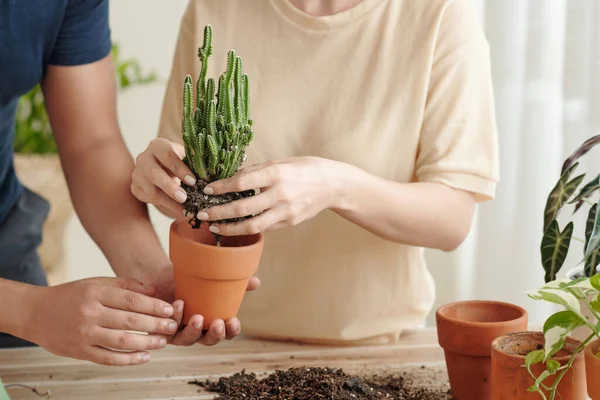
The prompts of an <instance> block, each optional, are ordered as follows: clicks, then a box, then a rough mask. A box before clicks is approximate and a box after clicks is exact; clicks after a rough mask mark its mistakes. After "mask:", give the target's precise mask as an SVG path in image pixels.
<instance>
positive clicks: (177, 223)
mask: <svg viewBox="0 0 600 400" xmlns="http://www.w3.org/2000/svg"><path fill="white" fill-rule="evenodd" d="M188 220H189V219H188V218H187V217H181V218H178V219H176V220H175V221H173V223H172V224H171V228H170V229H171V231H172V233H173V235H175V236H177V240H180V241H182V242H184V243H186V245H188V246H194V247H205V248H210V249H211V250H212V251H217V252H220V251H221V252H224V251H226V252H231V251H248V250H249V249H252V248H255V247H262V246H263V245H264V242H265V236H264V235H263V234H262V233H256V234H254V235H242V236H246V237H258V240H257V241H256V242H254V243H252V244H249V245H246V246H236V247H219V246H214V245H212V244H204V243H200V242H196V241H194V240H192V239H190V238H187V237H185V236H183V235H181V234H179V232H178V231H177V228H178V227H179V226H180V225H181V224H182V223H186V224H187V223H188ZM205 223H206V222H205Z"/></svg>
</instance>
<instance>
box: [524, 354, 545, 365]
mask: <svg viewBox="0 0 600 400" xmlns="http://www.w3.org/2000/svg"><path fill="white" fill-rule="evenodd" d="M543 361H544V350H534V351H530V352H529V353H527V355H526V356H525V366H526V367H529V366H531V365H535V364H539V363H541V362H543Z"/></svg>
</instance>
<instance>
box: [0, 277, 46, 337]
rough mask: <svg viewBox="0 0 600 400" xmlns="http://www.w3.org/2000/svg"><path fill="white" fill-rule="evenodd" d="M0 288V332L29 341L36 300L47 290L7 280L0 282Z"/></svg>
mask: <svg viewBox="0 0 600 400" xmlns="http://www.w3.org/2000/svg"><path fill="white" fill-rule="evenodd" d="M0 287H1V289H2V290H0V291H1V292H2V293H3V296H2V297H3V301H2V303H3V304H2V309H1V310H0V332H5V333H8V334H10V335H13V336H16V337H18V338H22V339H25V340H30V341H31V340H32V339H33V338H32V327H34V324H33V323H32V318H33V317H34V316H35V313H36V304H37V298H38V297H39V294H40V292H42V291H44V289H47V288H45V287H42V286H34V285H29V284H25V283H21V282H14V281H8V280H0Z"/></svg>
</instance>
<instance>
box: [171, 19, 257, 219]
mask: <svg viewBox="0 0 600 400" xmlns="http://www.w3.org/2000/svg"><path fill="white" fill-rule="evenodd" d="M212 37H213V34H212V27H211V26H210V25H207V26H206V27H205V28H204V39H203V41H202V47H200V49H198V59H199V60H200V63H201V69H200V75H199V77H198V80H197V81H196V85H195V96H194V82H193V79H192V77H191V76H190V75H188V76H186V77H185V81H184V86H183V116H182V123H181V129H182V137H183V144H184V147H185V158H184V160H183V161H184V162H185V163H186V165H187V166H188V167H189V168H190V169H191V170H192V171H193V172H194V174H195V175H196V178H197V184H196V185H195V186H193V187H191V186H187V185H185V184H184V183H182V187H183V188H184V189H185V190H186V192H187V195H188V199H187V201H186V204H185V207H186V213H187V215H188V216H189V217H191V220H190V224H191V225H192V226H193V227H194V228H199V227H200V224H201V221H200V220H198V219H197V218H196V215H197V213H198V212H200V211H203V210H206V209H207V208H209V207H212V206H215V205H220V204H226V203H229V202H231V201H234V200H238V199H240V198H243V197H248V196H252V195H254V194H255V192H254V190H251V191H247V192H243V193H228V194H226V195H220V196H208V195H205V194H204V193H203V191H202V190H203V189H204V187H205V186H206V185H207V184H209V183H211V182H214V181H216V180H219V179H226V178H229V177H231V176H233V175H234V174H235V173H236V172H237V170H238V168H239V167H240V165H241V164H242V163H243V162H244V160H245V154H246V148H247V147H248V145H249V144H250V142H251V141H252V139H253V137H254V133H253V132H252V120H251V119H250V99H249V79H248V75H246V74H245V73H244V71H243V63H242V59H241V58H240V57H239V56H238V55H237V54H236V52H235V51H234V50H230V51H229V52H228V54H227V68H226V70H225V71H224V72H223V73H222V74H221V75H220V76H219V81H218V84H217V85H215V80H214V79H213V78H209V79H208V80H207V79H206V75H207V71H208V62H209V58H210V56H211V55H212ZM215 86H216V87H215ZM238 220H239V219H237V220H235V221H238ZM219 222H234V221H219Z"/></svg>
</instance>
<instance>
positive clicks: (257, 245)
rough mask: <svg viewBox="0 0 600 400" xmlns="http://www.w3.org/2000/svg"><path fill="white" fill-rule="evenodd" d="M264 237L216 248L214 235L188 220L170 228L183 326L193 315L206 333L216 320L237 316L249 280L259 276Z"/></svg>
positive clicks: (225, 242) (229, 240) (226, 241)
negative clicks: (182, 310)
mask: <svg viewBox="0 0 600 400" xmlns="http://www.w3.org/2000/svg"><path fill="white" fill-rule="evenodd" d="M263 244H264V237H263V235H262V234H256V235H251V236H229V237H223V238H222V240H221V246H220V247H217V246H216V240H215V237H214V235H213V234H212V233H211V232H210V231H209V230H208V224H207V223H203V224H202V226H201V228H200V229H192V227H191V226H190V225H189V223H188V219H187V218H180V219H178V220H176V221H174V222H173V223H172V224H171V230H170V233H169V255H170V258H171V262H172V263H173V270H174V280H175V298H176V299H181V300H183V301H184V302H185V308H184V312H183V314H184V315H183V322H184V323H185V324H187V323H188V321H189V319H190V318H191V317H192V315H194V314H200V315H202V316H203V317H204V327H203V328H204V329H208V328H209V326H210V323H211V322H212V321H213V320H215V319H222V320H225V321H226V320H228V319H230V318H233V317H235V316H236V315H237V313H238V310H239V308H240V305H241V303H242V299H243V298H244V294H245V293H246V287H247V286H248V280H249V279H250V277H252V275H253V274H254V273H255V272H256V270H257V268H258V264H259V261H260V256H261V254H262V249H263Z"/></svg>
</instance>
